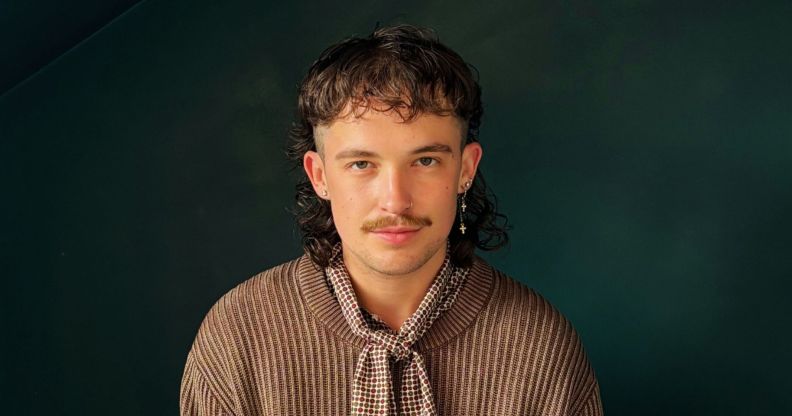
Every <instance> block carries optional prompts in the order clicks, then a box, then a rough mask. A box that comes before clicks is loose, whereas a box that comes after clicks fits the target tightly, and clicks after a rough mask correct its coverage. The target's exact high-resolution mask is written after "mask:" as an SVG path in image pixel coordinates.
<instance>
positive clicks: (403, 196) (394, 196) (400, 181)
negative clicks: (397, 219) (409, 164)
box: [380, 168, 413, 215]
mask: <svg viewBox="0 0 792 416" xmlns="http://www.w3.org/2000/svg"><path fill="white" fill-rule="evenodd" d="M382 181H383V182H382V184H381V186H382V188H381V189H382V195H381V197H380V208H381V209H382V210H383V211H385V212H388V213H391V214H397V215H398V214H403V213H404V212H405V211H407V210H408V209H410V208H411V207H412V203H413V202H412V195H411V189H410V188H411V186H410V179H409V177H408V175H407V173H406V172H403V171H401V170H400V169H395V168H394V169H389V170H387V171H386V172H383V175H382Z"/></svg>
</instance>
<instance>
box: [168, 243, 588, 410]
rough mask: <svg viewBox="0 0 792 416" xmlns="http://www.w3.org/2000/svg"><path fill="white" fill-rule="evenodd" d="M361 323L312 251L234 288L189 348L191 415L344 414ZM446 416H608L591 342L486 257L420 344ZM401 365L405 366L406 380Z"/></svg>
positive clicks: (186, 398) (185, 394)
mask: <svg viewBox="0 0 792 416" xmlns="http://www.w3.org/2000/svg"><path fill="white" fill-rule="evenodd" d="M364 345H365V341H364V340H363V339H362V338H358V337H357V336H355V335H354V334H353V333H352V330H351V329H350V328H349V326H348V325H347V322H346V321H345V320H344V317H343V316H342V314H341V309H340V307H339V305H338V303H337V302H336V300H335V298H334V297H333V294H332V292H331V291H330V286H329V285H328V283H327V281H326V279H325V276H324V273H323V272H322V271H321V270H318V269H317V268H316V267H315V266H314V264H313V263H311V261H310V260H309V259H308V258H307V257H306V256H303V257H301V258H299V259H296V260H294V261H291V262H289V263H285V264H282V265H280V266H278V267H275V268H273V269H270V270H267V271H265V272H263V273H261V274H259V275H257V276H254V277H253V278H251V279H249V280H247V281H245V282H244V283H242V284H240V285H239V286H238V287H236V288H235V289H233V290H231V291H230V292H229V293H228V294H226V295H225V296H223V297H222V298H221V299H220V300H219V301H218V302H217V304H215V306H214V307H213V308H212V310H211V311H210V312H209V314H208V315H207V316H206V319H205V320H204V322H203V324H202V325H201V328H200V330H199V331H198V335H197V337H196V338H195V342H194V343H193V346H192V350H191V351H190V353H189V355H188V357H187V364H186V367H185V369H184V377H183V379H182V386H181V414H182V415H311V416H314V415H315V416H321V415H333V416H336V415H344V414H347V413H348V412H349V399H350V394H351V386H352V376H353V374H354V369H355V361H356V360H357V357H358V355H359V354H360V351H361V349H362V348H363V346H364ZM414 347H415V348H416V349H417V350H418V351H419V352H420V353H421V354H422V355H423V356H424V358H425V361H426V368H427V370H428V372H429V376H430V379H431V384H432V389H433V393H434V395H435V403H436V405H437V411H438V414H440V415H601V414H602V406H601V404H600V398H599V387H598V385H597V380H596V379H595V377H594V372H593V370H592V368H591V365H590V364H589V362H588V360H587V359H586V356H585V353H584V351H583V348H582V346H581V343H580V340H579V339H578V336H577V334H576V333H575V331H574V329H573V328H572V327H571V326H570V324H569V322H567V320H566V319H564V317H563V316H561V314H560V313H559V312H558V311H557V310H556V309H554V308H553V307H552V306H551V305H550V304H549V303H548V302H547V301H546V300H544V299H543V298H542V297H540V296H539V295H538V294H536V293H535V292H534V291H532V290H531V289H528V288H526V287H524V286H522V285H521V284H519V283H517V282H515V281H514V280H512V279H510V278H509V277H507V276H505V275H503V274H502V273H500V272H499V271H497V270H495V269H493V268H492V267H491V266H489V265H488V264H486V263H485V262H484V261H483V260H481V259H476V262H475V263H474V265H473V269H472V270H471V273H470V275H469V276H468V280H467V282H466V283H465V286H464V287H463V288H462V291H461V292H460V293H459V296H458V297H457V299H456V301H455V302H454V304H453V306H452V307H451V309H449V310H447V311H445V312H444V313H443V315H441V316H440V318H438V319H437V321H435V322H434V324H433V325H432V327H431V328H430V329H429V331H428V332H427V333H426V334H425V335H424V336H423V338H421V339H420V340H418V342H417V343H416V344H415V346H414ZM399 374H400V368H399V364H398V363H396V364H394V368H393V376H394V390H398V385H397V383H398V380H399V379H400V377H399Z"/></svg>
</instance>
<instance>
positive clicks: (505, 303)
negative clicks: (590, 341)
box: [477, 260, 577, 338]
mask: <svg viewBox="0 0 792 416" xmlns="http://www.w3.org/2000/svg"><path fill="white" fill-rule="evenodd" d="M477 267H478V268H479V269H480V270H484V271H486V272H487V273H490V275H491V276H492V292H491V299H490V301H489V302H488V304H487V307H486V308H485V310H484V311H483V312H484V313H485V314H492V315H496V316H499V317H501V319H500V322H501V323H502V324H507V325H515V326H516V327H518V328H522V329H531V330H534V331H538V332H544V333H553V334H554V335H557V336H562V337H571V338H577V334H576V333H575V331H574V329H573V328H572V325H571V324H570V322H569V321H568V320H567V319H566V317H565V316H564V315H563V314H562V313H561V312H560V311H559V310H558V309H557V308H556V307H555V306H553V305H552V304H551V303H550V302H549V301H548V300H547V299H546V298H545V297H543V296H542V295H541V294H539V293H538V292H537V291H536V290H534V289H532V288H530V287H528V286H526V285H525V284H523V283H522V282H520V281H518V280H516V279H514V278H513V277H511V276H509V275H507V274H506V273H504V272H502V271H500V270H498V269H496V268H495V267H493V266H491V265H490V264H488V263H486V262H485V261H483V260H480V263H479V264H478V265H477Z"/></svg>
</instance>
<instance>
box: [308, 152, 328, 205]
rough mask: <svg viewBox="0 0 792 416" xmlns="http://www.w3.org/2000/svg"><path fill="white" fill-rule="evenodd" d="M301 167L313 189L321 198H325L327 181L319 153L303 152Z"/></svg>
mask: <svg viewBox="0 0 792 416" xmlns="http://www.w3.org/2000/svg"><path fill="white" fill-rule="evenodd" d="M303 169H305V174H306V175H307V176H308V180H310V181H311V185H312V186H313V188H314V191H315V192H316V194H317V195H319V196H320V197H321V198H324V199H327V195H328V193H327V182H326V180H325V174H324V161H322V157H321V156H319V153H316V152H314V151H308V152H305V155H304V156H303Z"/></svg>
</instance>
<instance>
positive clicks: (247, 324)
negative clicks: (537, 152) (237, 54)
mask: <svg viewBox="0 0 792 416" xmlns="http://www.w3.org/2000/svg"><path fill="white" fill-rule="evenodd" d="M298 114H299V120H298V122H297V123H296V124H295V127H294V129H293V131H292V145H291V147H290V149H289V154H290V156H291V157H292V159H294V160H295V162H297V163H298V164H299V165H301V166H302V167H303V169H304V170H305V173H306V176H305V179H304V180H303V181H302V182H301V183H300V184H299V185H298V188H297V189H298V193H297V220H298V223H299V226H300V228H301V231H302V234H303V244H304V248H305V252H306V254H305V255H304V256H302V257H301V258H299V259H296V260H294V261H291V262H289V263H286V264H283V265H280V266H278V267H275V268H273V269H270V270H267V271H265V272H263V273H261V274H259V275H257V276H255V277H253V278H251V279H249V280H247V281H246V282H244V283H242V284H241V285H239V286H238V287H237V288H235V289H233V290H232V291H230V292H229V293H228V294H226V295H225V296H224V297H223V298H222V299H221V300H220V301H219V302H218V303H217V304H216V305H215V306H214V307H213V308H212V310H211V311H210V312H209V314H208V315H207V317H206V319H205V320H204V322H203V324H202V325H201V328H200V330H199V332H198V336H197V337H196V339H195V342H194V344H193V347H192V350H191V351H190V354H189V356H188V358H187V364H186V368H185V371H184V378H183V381H182V390H181V412H182V414H184V415H193V414H207V415H215V414H223V415H226V414H233V415H252V414H266V415H342V414H353V415H402V414H404V415H435V414H437V415H600V414H601V413H602V409H601V404H600V399H599V388H598V385H597V381H596V379H595V377H594V373H593V370H592V369H591V366H590V365H589V363H588V361H587V359H586V357H585V354H584V352H583V349H582V347H581V344H580V341H579V339H578V337H577V335H576V334H575V331H574V330H573V329H572V327H571V326H570V324H569V323H568V322H567V321H566V320H565V319H564V318H563V317H562V316H561V315H560V314H559V313H558V312H557V311H556V310H555V309H554V308H553V307H552V306H551V305H549V304H548V303H547V302H546V301H545V300H544V299H542V298H541V297H540V296H539V295H537V294H536V293H535V292H533V291H531V290H530V289H527V288H525V287H524V286H522V285H520V284H518V283H516V282H515V281H513V280H512V279H510V278H508V277H506V276H505V275H503V274H501V273H500V272H498V271H497V270H494V269H493V268H492V267H490V266H489V265H488V264H487V263H486V262H484V261H483V260H482V259H480V258H478V257H476V256H475V254H474V249H475V248H476V247H478V248H481V249H494V248H498V247H500V246H501V245H503V244H505V242H506V239H507V236H506V232H505V227H504V226H502V225H500V224H499V221H498V220H499V219H504V217H503V216H501V215H500V214H497V213H496V212H495V209H494V204H493V203H492V202H491V201H490V200H489V198H488V195H487V193H486V186H485V185H484V182H483V179H482V177H481V174H480V173H479V172H478V166H479V161H480V160H481V157H482V147H481V145H480V144H479V142H478V128H479V124H480V119H481V114H482V107H481V100H480V89H479V86H478V83H477V82H476V81H475V79H474V77H473V75H472V73H471V71H470V69H469V67H468V66H467V65H466V64H465V62H464V61H463V60H462V58H461V57H460V56H459V55H457V54H456V53H455V52H453V51H451V50H450V49H449V48H447V47H446V46H444V45H442V44H440V43H439V42H438V41H437V40H436V39H435V38H434V37H433V36H432V35H431V34H430V33H428V32H426V31H423V30H420V29H417V28H414V27H412V26H396V27H389V28H382V29H379V30H377V31H375V32H374V33H373V34H372V35H370V36H369V37H366V38H354V39H349V40H346V41H344V42H341V43H339V44H337V45H334V46H331V47H330V48H328V49H327V50H325V51H324V52H323V53H322V54H321V56H320V57H319V59H318V60H317V61H316V62H315V63H314V64H313V66H312V67H311V69H310V70H309V72H308V74H307V76H306V77H305V79H304V81H303V83H302V86H301V88H300V94H299V101H298Z"/></svg>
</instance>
